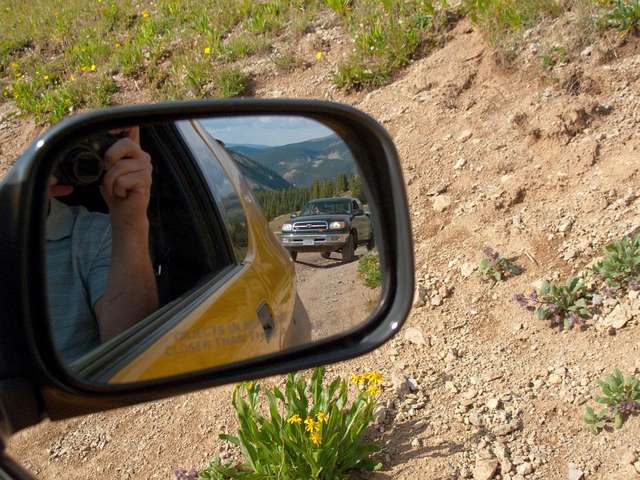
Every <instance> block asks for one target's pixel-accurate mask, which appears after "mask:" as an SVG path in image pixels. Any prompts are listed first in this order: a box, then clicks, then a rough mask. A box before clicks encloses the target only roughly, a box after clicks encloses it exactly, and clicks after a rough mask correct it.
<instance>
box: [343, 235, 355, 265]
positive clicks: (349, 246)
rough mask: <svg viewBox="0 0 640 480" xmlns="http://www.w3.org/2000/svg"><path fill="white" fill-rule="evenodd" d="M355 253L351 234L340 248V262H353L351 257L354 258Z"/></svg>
mask: <svg viewBox="0 0 640 480" xmlns="http://www.w3.org/2000/svg"><path fill="white" fill-rule="evenodd" d="M355 251H356V239H355V238H354V235H353V233H352V234H350V235H349V238H348V239H347V243H345V244H344V247H342V261H343V262H344V263H347V262H353V257H354V256H355Z"/></svg>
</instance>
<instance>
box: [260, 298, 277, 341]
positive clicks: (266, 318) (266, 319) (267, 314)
mask: <svg viewBox="0 0 640 480" xmlns="http://www.w3.org/2000/svg"><path fill="white" fill-rule="evenodd" d="M256 314H257V315H258V320H259V321H260V324H261V325H262V329H263V330H264V335H265V337H266V339H267V342H268V341H269V340H271V337H272V336H273V330H274V328H275V325H274V324H273V315H272V314H271V309H270V308H269V305H267V304H266V303H263V304H262V305H260V306H259V307H258V310H257V312H256Z"/></svg>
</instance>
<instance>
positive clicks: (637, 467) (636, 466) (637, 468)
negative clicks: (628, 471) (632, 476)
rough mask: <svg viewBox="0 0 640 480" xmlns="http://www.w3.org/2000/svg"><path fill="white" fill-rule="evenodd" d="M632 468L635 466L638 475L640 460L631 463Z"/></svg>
mask: <svg viewBox="0 0 640 480" xmlns="http://www.w3.org/2000/svg"><path fill="white" fill-rule="evenodd" d="M633 468H635V469H636V472H638V475H640V460H638V461H637V462H636V463H634V464H633Z"/></svg>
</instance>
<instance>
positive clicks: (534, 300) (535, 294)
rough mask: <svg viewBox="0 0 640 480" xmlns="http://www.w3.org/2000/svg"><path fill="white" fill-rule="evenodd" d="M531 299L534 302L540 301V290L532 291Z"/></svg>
mask: <svg viewBox="0 0 640 480" xmlns="http://www.w3.org/2000/svg"><path fill="white" fill-rule="evenodd" d="M529 300H531V301H532V302H534V303H535V302H537V301H538V292H536V291H535V290H534V291H533V292H531V293H530V294H529Z"/></svg>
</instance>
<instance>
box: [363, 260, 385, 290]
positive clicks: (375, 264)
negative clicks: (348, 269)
mask: <svg viewBox="0 0 640 480" xmlns="http://www.w3.org/2000/svg"><path fill="white" fill-rule="evenodd" d="M358 274H359V275H360V278H361V279H362V282H363V283H364V284H365V286H367V287H369V288H377V287H379V286H380V284H381V283H382V273H381V272H380V257H379V256H378V255H376V254H373V253H367V254H366V255H364V256H362V257H361V258H360V261H359V262H358Z"/></svg>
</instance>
